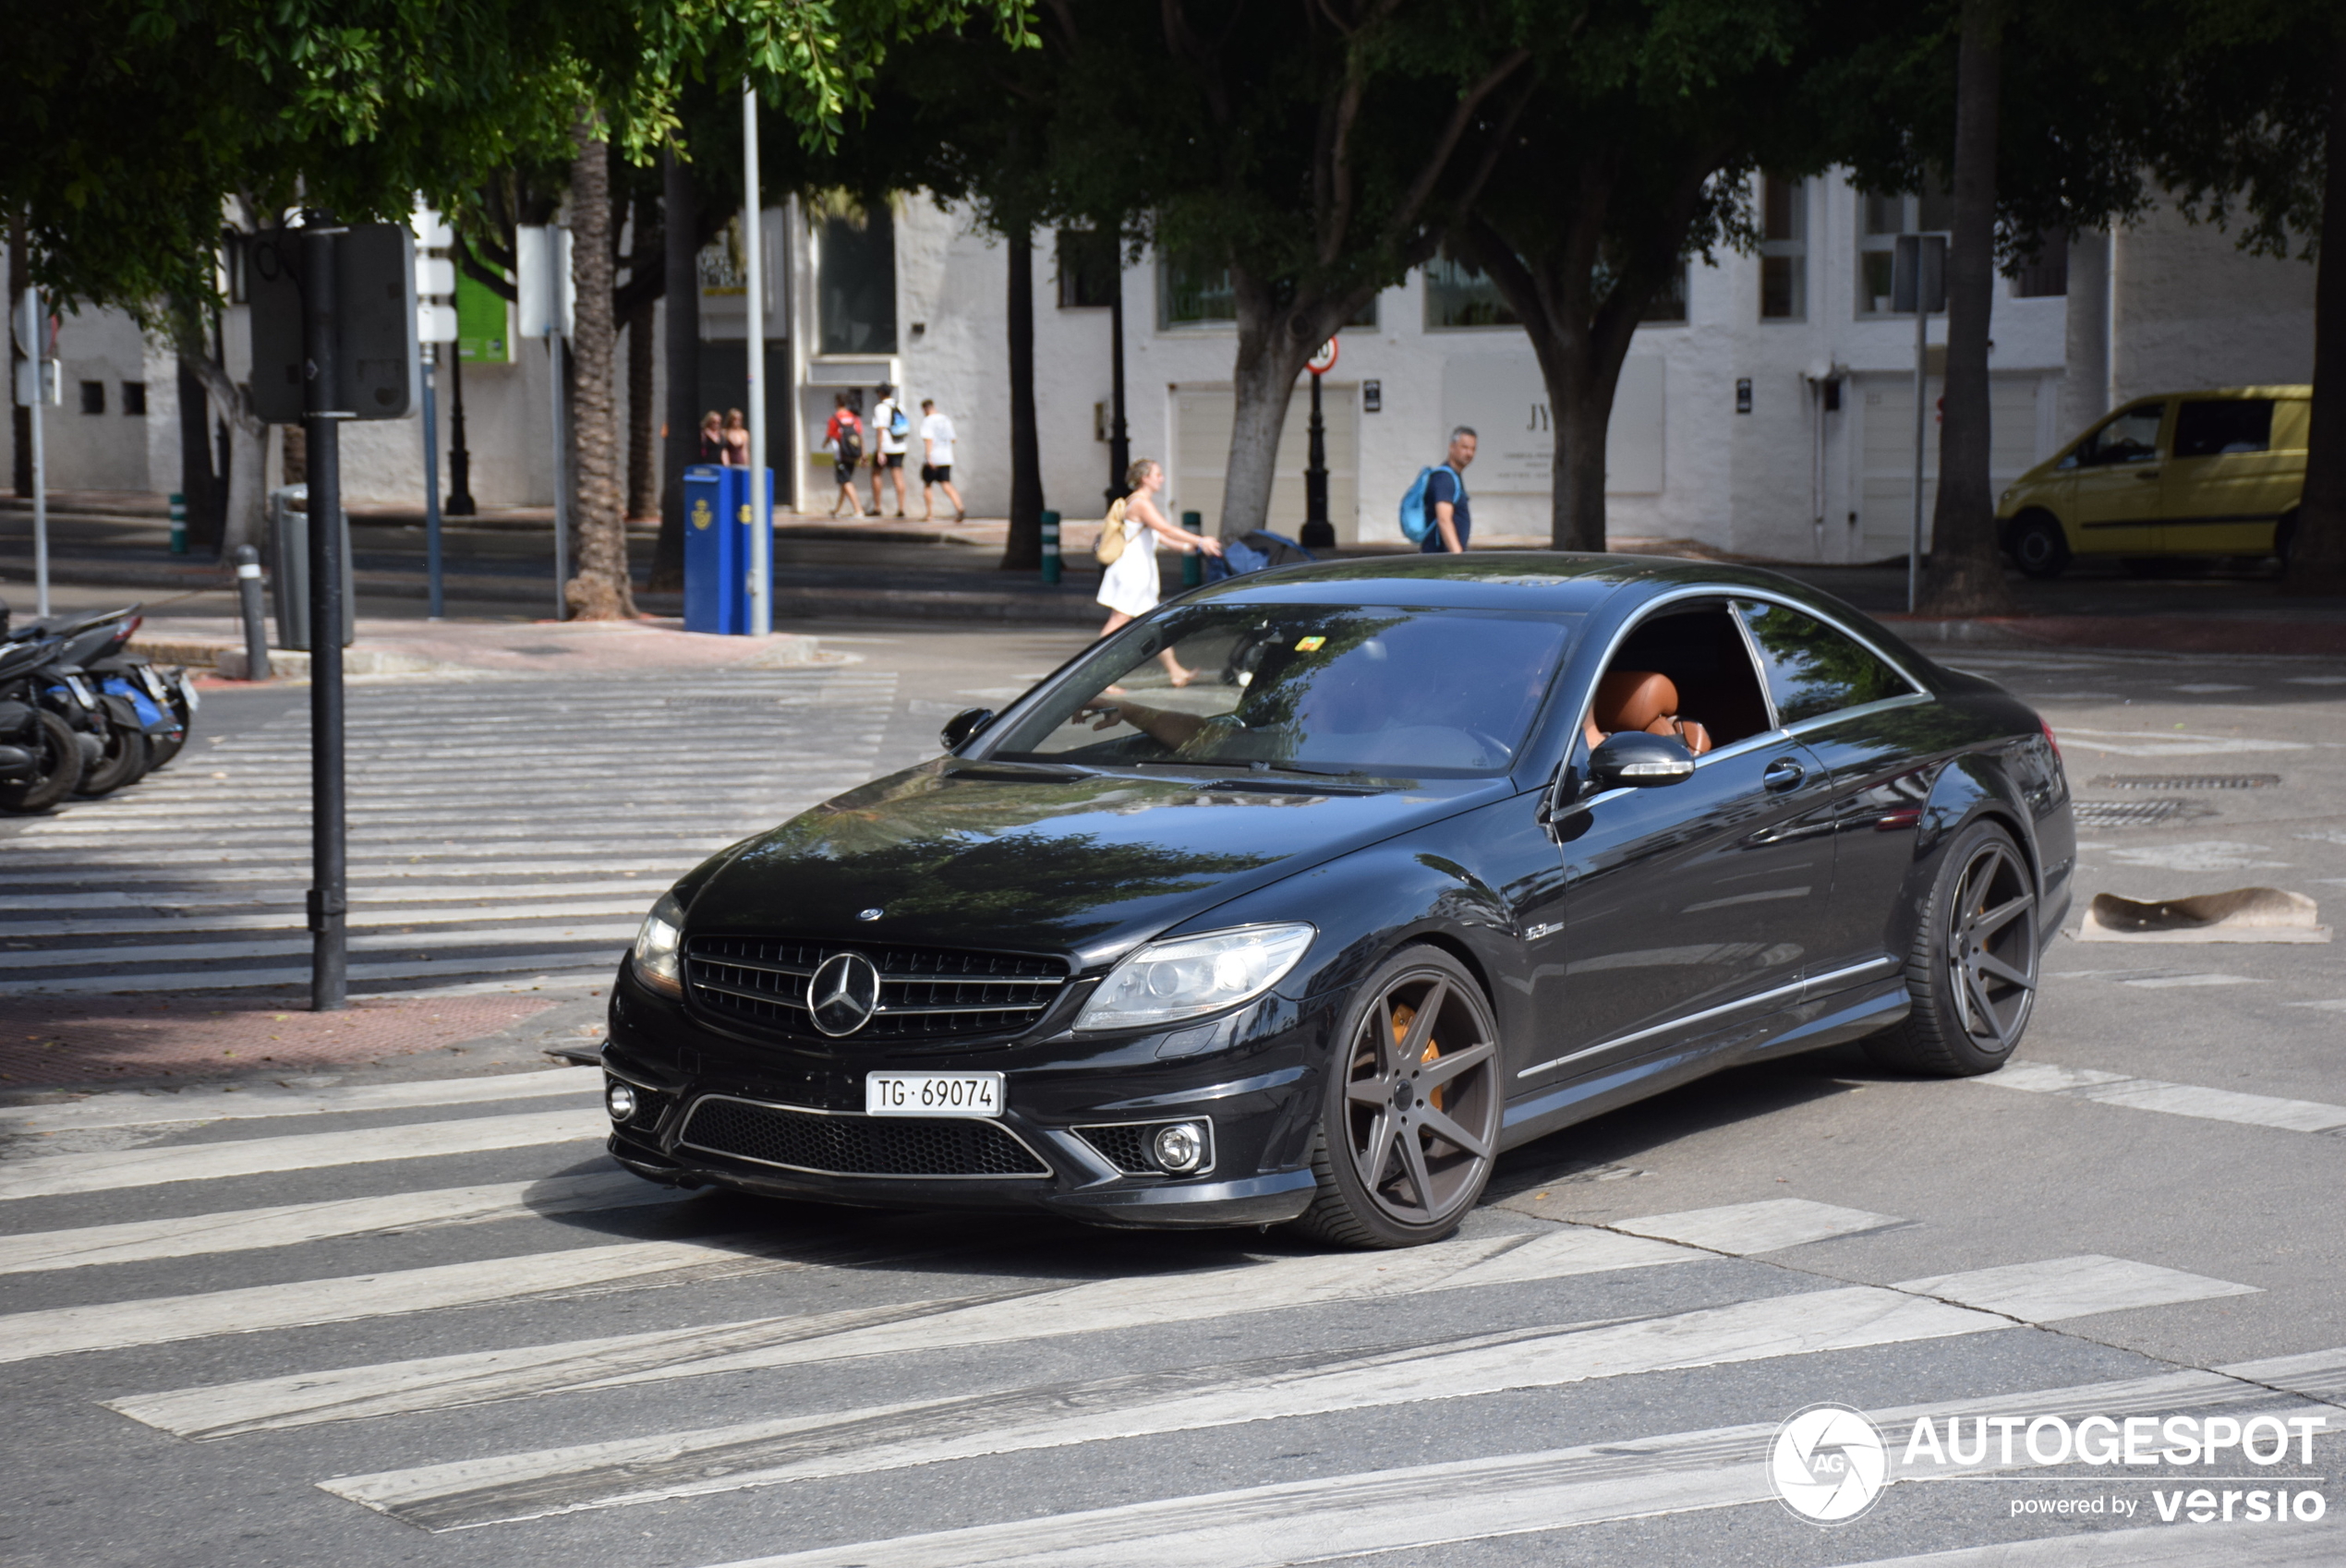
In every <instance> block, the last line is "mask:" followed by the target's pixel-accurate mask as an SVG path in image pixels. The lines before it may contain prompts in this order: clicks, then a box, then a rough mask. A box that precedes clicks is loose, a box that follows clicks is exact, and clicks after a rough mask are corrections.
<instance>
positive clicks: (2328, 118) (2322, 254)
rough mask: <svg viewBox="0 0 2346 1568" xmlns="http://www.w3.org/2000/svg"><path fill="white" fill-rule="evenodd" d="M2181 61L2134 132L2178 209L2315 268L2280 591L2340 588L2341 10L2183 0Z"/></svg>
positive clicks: (2344, 541) (2344, 200)
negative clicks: (2306, 421) (2297, 487)
mask: <svg viewBox="0 0 2346 1568" xmlns="http://www.w3.org/2000/svg"><path fill="white" fill-rule="evenodd" d="M2178 4H2179V8H2180V13H2181V14H2180V15H2179V16H2177V17H2174V18H2169V20H2170V23H2171V27H2172V28H2173V30H2174V31H2175V33H2176V34H2177V38H2178V42H2177V46H2176V47H2177V58H2178V66H2177V69H2176V70H2175V72H2174V74H2173V77H2172V78H2171V79H2172V80H2173V83H2174V86H2173V90H2172V92H2171V96H2170V97H2169V98H2168V99H2167V101H2166V102H2164V103H2161V104H2160V105H2159V107H2160V109H2161V110H2162V111H2163V113H2160V114H2159V115H2150V116H2146V117H2145V118H2144V120H2143V121H2142V122H2141V124H2140V134H2141V136H2142V138H2143V140H2144V142H2145V143H2146V145H2147V147H2148V149H2149V151H2150V155H2151V160H2152V163H2153V167H2154V170H2155V172H2156V174H2157V175H2158V177H2159V180H2160V181H2161V182H2162V183H2163V184H2165V185H2166V186H2167V187H2169V188H2170V189H2171V190H2172V191H2173V192H2174V193H2175V194H2176V196H2177V198H2178V199H2179V200H2180V202H2181V203H2182V205H2183V211H2184V213H2185V215H2186V216H2189V217H2192V218H2195V219H2198V220H2201V221H2205V222H2210V223H2217V224H2219V225H2225V226H2229V225H2230V224H2231V223H2232V222H2234V221H2235V220H2244V222H2243V226H2242V231H2241V237H2240V243H2241V246H2242V247H2243V249H2247V250H2250V251H2253V252H2255V253H2258V254H2262V255H2268V256H2287V255H2290V254H2292V251H2294V253H2296V254H2297V255H2300V256H2302V257H2304V259H2307V260H2309V261H2312V262H2313V263H2314V264H2315V266H2316V272H2315V282H2314V406H2313V419H2312V429H2311V432H2310V439H2309V440H2308V442H2307V447H2308V450H2307V452H2306V462H2305V489H2304V498H2303V500H2302V501H2300V502H2299V505H2298V510H2297V513H2296V516H2295V517H2294V519H2293V520H2292V523H2293V527H2292V534H2293V537H2292V539H2291V541H2290V548H2289V566H2288V570H2287V573H2286V574H2285V576H2284V578H2283V580H2282V586H2283V589H2284V591H2286V592H2290V593H2301V594H2337V593H2346V230H2341V231H2340V234H2339V235H2332V234H2331V233H2330V232H2329V229H2328V220H2329V219H2330V218H2331V217H2332V216H2334V215H2338V214H2340V213H2346V12H2341V11H2340V9H2339V7H2337V6H2335V5H2331V4H2327V3H2325V0H2178Z"/></svg>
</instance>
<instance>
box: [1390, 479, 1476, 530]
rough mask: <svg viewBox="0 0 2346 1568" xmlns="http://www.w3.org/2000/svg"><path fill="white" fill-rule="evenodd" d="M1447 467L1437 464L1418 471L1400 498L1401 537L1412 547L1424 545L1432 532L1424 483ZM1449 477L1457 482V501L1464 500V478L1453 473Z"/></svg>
mask: <svg viewBox="0 0 2346 1568" xmlns="http://www.w3.org/2000/svg"><path fill="white" fill-rule="evenodd" d="M1448 466H1449V464H1445V463H1437V464H1434V465H1433V467H1431V468H1421V469H1419V470H1418V476H1417V479H1416V480H1415V482H1413V483H1412V484H1411V485H1410V486H1409V489H1408V491H1407V492H1406V493H1405V494H1403V496H1402V497H1401V536H1402V537H1404V538H1406V539H1408V540H1409V542H1410V543H1411V544H1413V545H1421V544H1423V543H1425V537H1426V536H1427V535H1428V534H1431V533H1432V532H1433V504H1432V503H1431V502H1429V501H1427V500H1426V499H1425V487H1426V483H1427V481H1428V480H1430V479H1432V478H1433V476H1434V474H1435V473H1436V472H1437V471H1438V470H1440V469H1443V468H1446V467H1448ZM1451 477H1452V478H1454V479H1456V480H1457V484H1458V500H1460V501H1464V500H1466V499H1467V488H1466V476H1464V475H1462V474H1457V473H1453V474H1452V475H1451Z"/></svg>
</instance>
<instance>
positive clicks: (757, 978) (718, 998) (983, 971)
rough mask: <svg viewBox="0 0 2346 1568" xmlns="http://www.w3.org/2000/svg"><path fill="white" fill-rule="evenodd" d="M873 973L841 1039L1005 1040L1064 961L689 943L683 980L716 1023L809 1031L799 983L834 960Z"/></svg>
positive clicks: (1042, 1005)
mask: <svg viewBox="0 0 2346 1568" xmlns="http://www.w3.org/2000/svg"><path fill="white" fill-rule="evenodd" d="M850 952H853V953H861V954H863V955H864V956H865V958H867V959H871V960H872V962H873V964H874V965H875V966H877V968H878V970H879V974H880V993H879V1010H878V1011H877V1013H875V1014H874V1015H873V1016H872V1019H871V1021H870V1022H869V1023H867V1024H865V1026H864V1027H863V1028H862V1029H860V1030H857V1031H854V1033H853V1035H852V1036H851V1037H850V1038H853V1039H855V1040H886V1041H907V1042H919V1041H927V1040H957V1039H963V1038H966V1037H968V1036H971V1035H982V1034H1015V1033H1017V1032H1019V1031H1022V1030H1023V1029H1025V1028H1026V1027H1027V1026H1028V1025H1030V1024H1032V1023H1034V1020H1035V1019H1039V1018H1041V1017H1042V1016H1043V1014H1044V1012H1045V1011H1046V1009H1047V1008H1048V1007H1050V1005H1051V1003H1052V1001H1053V999H1054V998H1056V997H1057V996H1058V992H1059V988H1060V987H1061V986H1063V985H1065V984H1066V983H1067V979H1068V974H1067V964H1066V961H1065V960H1064V959H1051V958H1043V957H1039V956H1037V955H1034V954H1031V953H985V952H970V951H965V950H962V949H958V948H951V947H890V946H887V945H883V944H877V943H875V944H865V943H855V942H811V941H800V940H797V939H795V938H792V937H786V936H783V937H776V936H695V937H692V938H690V939H689V940H687V941H686V943H685V945H684V978H685V983H686V984H687V986H688V987H689V990H690V995H691V996H692V999H693V1002H694V1004H695V1006H697V1007H702V1008H704V1009H706V1010H707V1011H708V1012H710V1013H714V1014H717V1015H720V1016H721V1017H725V1018H732V1019H743V1020H744V1021H747V1022H753V1023H761V1024H766V1025H768V1026H771V1027H775V1028H779V1029H782V1030H786V1031H790V1032H792V1033H794V1034H812V1033H814V1032H816V1031H815V1030H814V1027H813V1025H812V1024H811V1023H810V1022H809V1021H808V1019H807V1016H806V986H807V982H808V981H810V980H811V979H813V978H814V974H815V971H816V970H817V969H819V968H820V967H822V964H823V962H824V960H825V959H828V958H830V957H831V956H832V955H833V954H835V953H850Z"/></svg>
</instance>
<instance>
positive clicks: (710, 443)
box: [700, 408, 725, 464]
mask: <svg viewBox="0 0 2346 1568" xmlns="http://www.w3.org/2000/svg"><path fill="white" fill-rule="evenodd" d="M700 460H701V461H702V462H703V463H716V464H722V463H723V462H724V461H725V416H723V415H722V414H720V413H718V412H717V410H715V409H714V408H712V409H710V410H709V411H708V412H707V413H706V414H704V415H702V416H700Z"/></svg>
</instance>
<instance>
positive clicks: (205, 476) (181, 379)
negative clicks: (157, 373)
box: [176, 356, 222, 555]
mask: <svg viewBox="0 0 2346 1568" xmlns="http://www.w3.org/2000/svg"><path fill="white" fill-rule="evenodd" d="M176 364H177V366H178V384H179V494H180V497H181V500H182V501H183V502H184V504H185V505H186V507H187V549H188V550H189V551H190V553H194V554H200V555H216V554H217V553H219V549H220V525H221V522H222V518H221V514H220V480H219V476H217V475H216V474H214V473H213V472H212V405H211V402H210V400H209V399H208V398H206V397H205V395H204V390H203V377H202V376H200V375H199V374H198V373H197V372H196V370H195V368H194V367H192V366H190V365H189V364H188V363H187V358H186V356H179V357H178V358H177V360H176Z"/></svg>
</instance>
